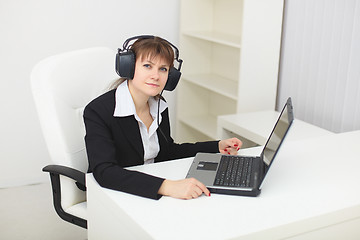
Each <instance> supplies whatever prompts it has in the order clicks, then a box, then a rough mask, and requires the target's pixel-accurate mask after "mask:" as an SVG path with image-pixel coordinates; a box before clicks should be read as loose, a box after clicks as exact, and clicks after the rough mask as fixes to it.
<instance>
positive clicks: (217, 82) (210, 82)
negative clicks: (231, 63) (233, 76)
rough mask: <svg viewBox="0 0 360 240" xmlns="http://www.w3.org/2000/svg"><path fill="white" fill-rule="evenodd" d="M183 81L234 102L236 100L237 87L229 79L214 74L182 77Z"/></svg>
mask: <svg viewBox="0 0 360 240" xmlns="http://www.w3.org/2000/svg"><path fill="white" fill-rule="evenodd" d="M183 80H185V81H188V82H191V83H193V84H196V85H198V86H200V87H203V88H205V89H208V90H210V91H213V92H216V93H218V94H221V95H223V96H226V97H228V98H230V99H233V100H235V101H237V99H238V97H237V90H238V85H237V83H236V82H235V81H232V80H230V79H227V78H224V77H221V76H218V75H215V74H189V75H184V76H183Z"/></svg>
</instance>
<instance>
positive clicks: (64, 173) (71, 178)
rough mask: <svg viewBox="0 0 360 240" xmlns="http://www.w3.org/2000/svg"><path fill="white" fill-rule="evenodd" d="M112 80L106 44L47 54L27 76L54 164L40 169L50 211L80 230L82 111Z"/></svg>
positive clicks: (83, 159)
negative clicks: (44, 175)
mask: <svg viewBox="0 0 360 240" xmlns="http://www.w3.org/2000/svg"><path fill="white" fill-rule="evenodd" d="M116 78H118V76H117V75H116V73H115V52H114V51H112V50H111V49H108V48H105V47H98V48H90V49H84V50H78V51H73V52H68V53H63V54H59V55H56V56H52V57H49V58H47V59H44V60H42V61H41V62H39V63H38V64H37V65H36V66H35V67H34V69H33V71H32V74H31V87H32V92H33V96H34V100H35V105H36V108H37V111H38V115H39V119H40V124H41V128H42V132H43V135H44V137H45V141H46V144H47V148H48V151H49V154H50V158H51V162H52V163H53V165H49V166H46V167H44V169H43V171H45V172H49V173H50V178H51V183H52V191H53V198H54V199H53V200H54V207H55V210H56V212H57V213H58V215H59V216H60V217H61V218H62V219H63V220H65V221H68V222H71V223H73V224H76V225H78V226H81V227H83V228H87V215H86V212H87V211H86V209H87V207H86V187H85V173H86V171H87V168H88V161H87V155H86V150H85V142H84V136H85V127H84V123H83V109H84V107H85V106H86V105H87V103H89V102H90V101H91V100H92V99H94V98H95V97H97V96H99V95H100V94H102V93H104V92H105V91H106V90H107V89H108V87H109V85H110V84H111V82H113V81H114V80H115V79H116ZM80 189H82V190H80Z"/></svg>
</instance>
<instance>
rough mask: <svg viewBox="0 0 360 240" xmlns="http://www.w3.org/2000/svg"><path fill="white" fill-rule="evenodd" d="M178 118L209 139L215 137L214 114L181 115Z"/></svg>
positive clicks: (215, 119) (215, 121)
mask: <svg viewBox="0 0 360 240" xmlns="http://www.w3.org/2000/svg"><path fill="white" fill-rule="evenodd" d="M179 120H180V121H181V122H182V123H184V124H186V125H188V126H189V127H191V128H194V129H196V130H197V131H199V132H201V133H202V134H204V135H206V136H208V137H210V138H211V139H216V137H217V132H216V131H217V118H216V117H215V116H210V115H204V116H182V117H179Z"/></svg>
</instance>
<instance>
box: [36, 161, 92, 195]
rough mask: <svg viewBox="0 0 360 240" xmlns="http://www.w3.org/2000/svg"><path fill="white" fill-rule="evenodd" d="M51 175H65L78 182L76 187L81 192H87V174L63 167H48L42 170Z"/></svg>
mask: <svg viewBox="0 0 360 240" xmlns="http://www.w3.org/2000/svg"><path fill="white" fill-rule="evenodd" d="M42 170H43V171H44V172H49V173H50V174H51V173H53V174H56V175H63V176H66V177H69V178H71V179H73V180H75V181H76V185H77V186H78V188H79V189H80V190H83V191H86V184H85V173H84V172H81V171H79V170H76V169H74V168H70V167H66V166H61V165H48V166H46V167H44V168H43V169H42Z"/></svg>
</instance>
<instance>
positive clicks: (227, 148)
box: [219, 138, 242, 155]
mask: <svg viewBox="0 0 360 240" xmlns="http://www.w3.org/2000/svg"><path fill="white" fill-rule="evenodd" d="M241 146H242V142H241V141H240V140H239V139H237V138H229V139H225V140H221V141H220V142H219V152H220V153H222V154H230V155H237V152H238V151H239V149H240V148H241Z"/></svg>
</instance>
